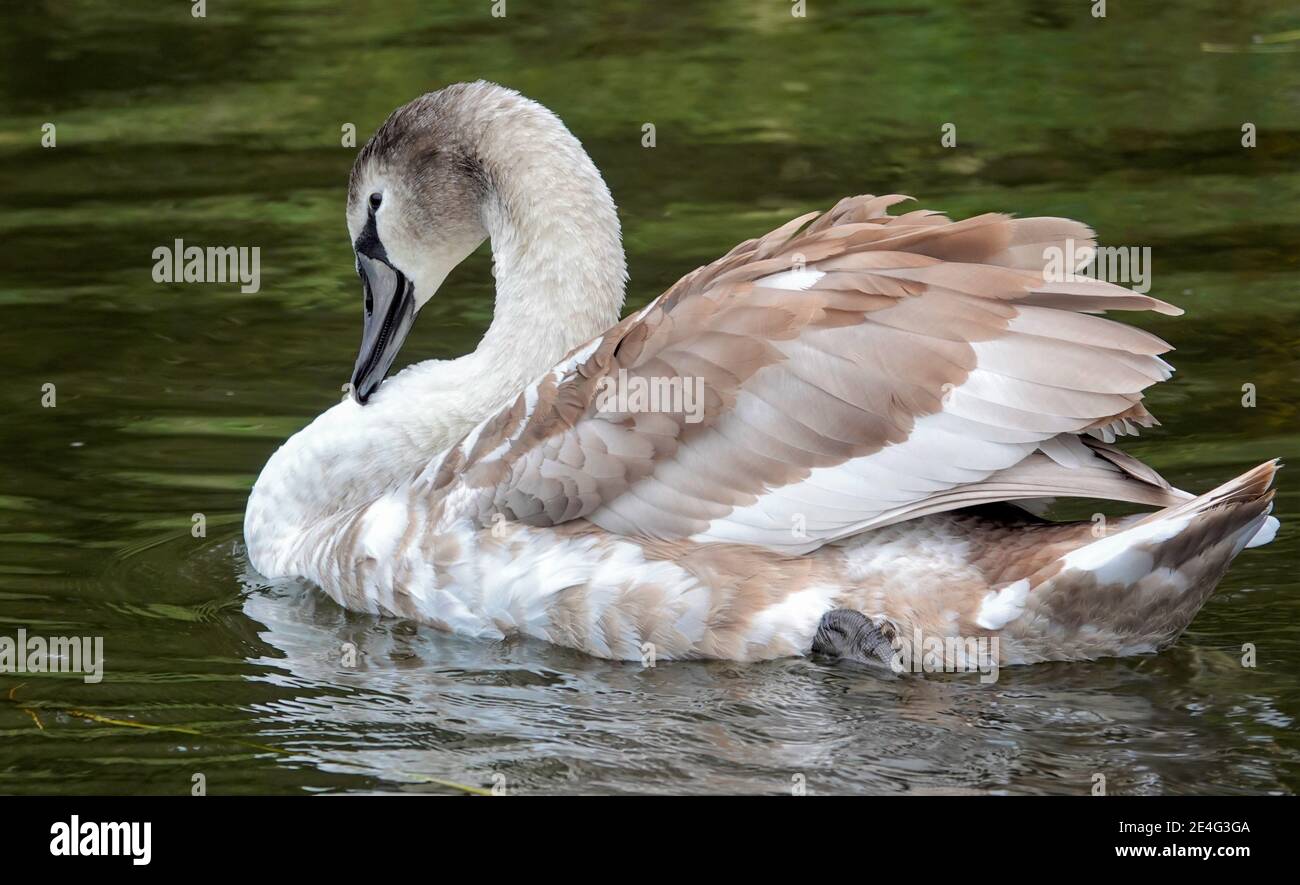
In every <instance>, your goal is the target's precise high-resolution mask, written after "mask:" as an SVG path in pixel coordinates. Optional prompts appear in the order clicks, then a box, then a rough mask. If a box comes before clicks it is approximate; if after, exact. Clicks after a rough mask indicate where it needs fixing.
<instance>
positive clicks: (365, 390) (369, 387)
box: [352, 381, 379, 406]
mask: <svg viewBox="0 0 1300 885" xmlns="http://www.w3.org/2000/svg"><path fill="white" fill-rule="evenodd" d="M378 387H379V385H378V384H376V383H374V382H373V381H367V382H364V383H363V384H361V385H357V384H356V383H355V382H353V384H352V398H353V399H354V400H356V402H357V405H359V406H364V405H365V404H366V403H368V402H370V397H372V396H373V395H374V393H375V390H376V389H378Z"/></svg>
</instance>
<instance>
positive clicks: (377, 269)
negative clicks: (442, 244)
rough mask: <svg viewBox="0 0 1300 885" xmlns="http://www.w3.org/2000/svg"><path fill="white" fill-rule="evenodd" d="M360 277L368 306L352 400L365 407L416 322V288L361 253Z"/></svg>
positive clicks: (391, 268) (384, 264) (358, 265)
mask: <svg viewBox="0 0 1300 885" xmlns="http://www.w3.org/2000/svg"><path fill="white" fill-rule="evenodd" d="M357 273H358V274H359V275H360V276H361V285H362V287H363V288H364V289H365V295H366V302H365V326H364V328H363V329H362V332H361V352H360V353H358V354H357V364H356V366H355V368H353V370H352V396H353V398H354V399H356V401H357V402H358V403H360V404H361V405H363V406H364V405H365V404H366V400H368V399H370V395H371V394H372V393H374V392H375V389H376V388H378V387H379V383H380V382H381V381H383V380H384V376H385V375H387V374H388V370H389V369H391V368H392V367H393V360H395V359H396V358H397V352H398V351H399V350H401V349H402V342H403V341H405V340H406V333H407V332H409V331H411V324H412V323H414V322H415V294H414V288H415V287H414V286H413V285H412V283H411V281H410V280H408V279H407V278H406V277H405V276H403V275H402V272H401V271H399V270H396V269H394V268H393V267H391V266H390V265H389V264H388V263H387V262H386V261H384V260H383V259H380V258H371V257H370V256H369V255H366V254H364V253H362V252H358V253H357Z"/></svg>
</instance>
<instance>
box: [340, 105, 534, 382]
mask: <svg viewBox="0 0 1300 885" xmlns="http://www.w3.org/2000/svg"><path fill="white" fill-rule="evenodd" d="M502 95H505V96H515V97H516V98H517V94H516V93H513V92H511V91H510V90H507V89H504V88H502V87H499V86H493V85H492V84H487V83H474V84H457V85H455V86H449V87H447V88H446V89H442V90H440V91H438V92H431V93H429V94H427V95H424V96H421V97H420V98H417V99H416V100H415V101H412V102H411V103H409V104H406V105H403V106H402V107H400V108H398V109H397V110H396V111H394V112H393V113H392V114H391V115H390V116H389V117H388V119H387V120H386V121H384V123H383V125H382V126H380V127H379V129H378V130H377V131H376V132H375V134H374V135H372V136H371V137H370V140H369V141H368V142H366V145H365V147H363V148H362V149H361V151H360V152H359V153H358V154H357V159H356V163H354V164H353V166H352V176H351V179H350V180H349V183H348V206H347V216H348V233H349V235H350V236H351V239H352V247H353V250H354V251H355V253H356V264H357V274H358V275H359V276H360V277H361V285H362V289H363V293H364V306H363V310H364V321H365V325H364V330H363V332H362V337H361V350H360V353H359V354H358V355H357V362H356V366H355V368H354V369H353V372H352V395H353V396H354V397H355V398H356V400H357V402H359V403H362V404H364V403H365V402H366V400H367V399H368V398H369V397H370V395H371V394H372V393H374V391H375V389H376V388H377V387H378V386H379V384H380V382H382V381H383V380H384V376H385V375H387V374H388V371H389V369H390V368H392V365H393V360H394V359H395V358H396V357H397V352H398V351H399V350H400V349H401V347H402V342H403V340H404V339H405V338H406V335H407V333H408V332H409V331H410V329H411V326H412V325H413V324H414V322H415V315H416V314H417V313H418V312H419V310H420V308H421V307H423V306H424V305H425V304H426V303H427V302H428V301H429V299H430V298H431V297H433V294H434V292H436V291H437V290H438V287H439V286H440V285H442V281H443V280H444V279H445V278H446V276H447V274H448V273H449V272H450V271H451V269H452V268H453V267H455V266H456V265H457V264H460V262H462V261H463V260H465V258H466V257H468V256H469V254H470V253H471V252H473V251H474V250H475V249H476V248H478V246H479V245H480V244H481V243H482V242H483V241H484V240H485V239H486V238H487V235H488V232H487V229H486V228H485V227H484V223H483V203H484V199H485V196H486V194H487V191H488V188H489V184H488V180H487V173H486V172H485V171H484V167H483V160H482V157H481V156H480V144H479V141H480V138H481V133H482V130H483V127H484V120H483V111H484V110H485V105H487V106H490V105H491V104H492V102H491V101H490V99H492V98H498V99H499V98H500V96H502ZM485 99H489V100H488V101H485Z"/></svg>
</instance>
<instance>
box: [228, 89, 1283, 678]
mask: <svg viewBox="0 0 1300 885" xmlns="http://www.w3.org/2000/svg"><path fill="white" fill-rule="evenodd" d="M907 199H909V198H906V197H903V196H898V195H892V196H857V197H849V198H846V199H843V200H841V201H840V202H839V203H838V204H837V205H835V206H834V207H833V208H831V209H830V210H829V211H828V212H825V213H820V214H819V213H816V212H814V213H811V214H808V215H804V216H801V217H799V218H795V219H793V220H792V221H790V222H789V223H787V224H784V225H782V226H781V227H779V228H777V229H776V230H774V231H771V232H770V233H767V234H764V235H763V236H760V237H758V238H757V239H751V240H747V241H745V242H743V243H741V244H740V245H738V246H736V247H735V248H734V249H732V250H731V251H730V252H728V253H727V254H726V255H724V256H723V257H722V258H720V259H718V260H717V261H714V262H713V263H711V264H708V265H705V266H703V267H700V268H698V269H696V270H694V271H692V272H691V273H689V274H687V275H686V276H685V277H683V278H682V279H681V280H680V281H679V282H678V283H677V284H676V285H674V286H673V287H672V288H671V289H669V290H668V291H667V292H666V293H664V294H663V295H661V296H660V297H658V298H656V299H655V300H654V301H652V302H651V303H650V304H648V305H647V306H646V307H644V308H643V309H641V310H639V311H637V312H635V313H632V314H631V315H629V316H627V317H626V318H624V319H621V320H620V315H621V312H622V304H623V297H624V286H625V283H626V280H627V270H626V264H625V260H624V255H623V249H622V245H621V237H620V229H619V221H618V216H617V214H616V211H615V206H614V202H613V199H612V197H611V195H610V192H609V190H608V189H607V187H606V185H605V183H604V180H603V179H602V177H601V175H600V173H599V172H598V171H597V169H596V167H595V165H594V164H593V162H592V161H591V159H590V158H589V157H588V155H587V153H586V152H585V151H584V149H583V148H582V146H581V145H580V144H579V142H578V140H577V139H576V138H575V137H574V136H573V135H572V134H571V133H570V132H569V131H568V129H567V128H566V127H565V126H564V124H563V123H562V122H561V121H560V120H559V118H558V117H556V115H555V114H553V113H552V112H550V111H549V110H547V109H546V108H545V107H543V106H542V105H540V104H538V103H536V102H534V101H531V100H529V99H527V98H525V97H523V96H521V95H520V94H519V93H517V92H515V91H513V90H510V89H508V88H505V87H502V86H499V85H496V84H492V83H487V82H481V81H480V82H476V83H462V84H456V85H452V86H448V87H446V88H443V89H441V90H439V91H436V92H431V93H429V94H426V95H424V96H422V97H420V98H417V99H415V100H414V101H412V102H410V103H409V104H406V105H404V106H403V107H400V108H398V109H397V110H396V111H394V112H393V113H392V115H391V116H389V117H388V119H387V120H386V121H385V122H384V123H383V124H382V125H381V126H380V127H379V129H378V130H377V131H376V132H375V133H374V135H373V136H372V137H371V138H370V140H369V141H368V142H367V143H366V144H365V146H364V147H363V148H362V149H361V150H360V151H359V152H358V155H357V158H356V161H355V164H354V166H353V168H352V172H351V177H350V180H349V183H348V192H347V225H348V233H349V237H350V240H351V242H352V244H353V247H354V251H355V256H356V269H357V273H358V275H359V277H360V279H361V282H362V289H363V296H364V308H363V318H364V322H363V333H362V341H361V347H360V353H359V355H358V357H357V360H356V364H355V367H354V370H353V374H352V379H351V387H350V395H349V396H347V397H345V399H344V401H343V402H340V403H338V404H337V405H334V406H333V407H332V408H330V409H328V410H327V411H325V412H324V413H323V414H321V415H320V416H319V417H317V418H316V419H315V420H314V421H312V423H311V424H310V425H308V426H307V427H306V428H304V429H303V430H301V431H299V432H298V433H296V434H294V435H293V436H292V437H291V438H290V439H289V440H288V441H287V442H285V443H284V445H283V446H282V447H281V448H280V449H279V450H278V451H276V452H275V453H274V455H273V456H272V457H271V458H270V460H269V461H268V462H267V464H266V466H265V468H264V469H263V471H262V472H261V475H260V476H259V477H258V479H257V481H256V483H255V485H254V487H253V489H252V492H251V495H250V498H249V502H248V506H247V510H246V515H245V524H244V534H245V541H246V545H247V552H248V557H249V561H250V564H251V565H252V566H253V568H255V569H256V570H257V571H259V572H260V573H262V574H263V575H265V576H266V577H268V578H290V577H292V578H300V579H306V580H308V581H310V582H313V583H314V584H316V585H318V586H319V587H320V588H322V589H323V590H324V592H325V593H327V594H328V595H329V596H330V597H332V598H333V599H334V600H335V601H336V602H338V603H339V604H341V605H343V606H345V607H347V608H350V609H354V610H359V611H363V612H370V613H374V614H379V615H389V616H397V617H401V618H407V619H411V620H414V621H418V622H421V623H423V624H428V625H432V626H434V627H436V628H438V629H440V630H444V631H450V632H454V633H457V634H463V635H468V636H472V637H480V638H483V639H502V638H505V637H510V636H525V637H534V638H538V639H542V640H546V641H548V642H551V643H555V644H558V645H562V646H567V647H570V648H574V649H579V650H581V651H583V652H586V653H589V654H591V655H597V656H600V657H605V658H612V659H621V660H640V661H642V662H645V661H646V660H647V659H649V660H651V661H652V662H653V661H665V660H675V659H691V658H714V659H727V660H735V661H759V660H764V659H771V658H777V657H783V656H792V655H806V654H809V653H811V652H820V653H825V654H827V655H834V656H838V657H841V658H846V659H850V660H861V661H883V660H885V659H887V658H889V659H891V660H896V659H897V658H898V655H899V653H900V652H903V651H911V652H912V653H913V654H914V655H919V654H920V653H921V648H922V645H925V644H926V643H930V642H932V641H936V640H938V641H943V642H944V643H945V644H944V645H943V646H942V648H943V649H944V650H943V652H941V655H942V656H943V657H942V660H941V661H940V663H941V664H944V665H953V664H954V662H953V660H952V658H953V656H954V655H955V654H956V653H957V652H955V651H954V648H956V649H958V650H960V648H961V646H960V645H959V644H956V645H954V644H952V643H949V642H948V641H949V640H958V643H960V642H966V641H974V642H983V643H987V644H986V645H983V646H980V648H981V649H982V650H983V653H984V654H986V655H991V656H992V657H993V658H994V659H995V663H996V664H1002V665H1012V664H1028V663H1034V662H1040V661H1055V660H1087V659H1093V658H1098V657H1105V656H1122V655H1131V654H1140V653H1149V652H1154V651H1158V650H1160V649H1162V648H1165V647H1167V646H1168V645H1170V644H1171V643H1173V642H1174V641H1175V640H1176V639H1177V637H1178V636H1179V634H1180V633H1181V632H1182V631H1183V629H1184V628H1185V627H1186V626H1187V625H1188V623H1189V622H1190V621H1191V620H1192V618H1193V616H1194V615H1195V614H1196V612H1197V611H1198V610H1199V609H1200V608H1201V606H1202V604H1204V603H1205V601H1206V600H1207V599H1208V598H1209V596H1210V595H1211V593H1212V592H1213V590H1214V587H1215V585H1216V583H1217V582H1218V580H1219V579H1220V577H1221V576H1222V575H1223V573H1224V572H1225V570H1226V569H1227V567H1228V564H1229V563H1230V562H1231V561H1232V560H1233V558H1234V557H1235V556H1236V555H1237V554H1238V553H1240V552H1241V550H1242V549H1243V548H1245V547H1248V546H1255V545H1258V544H1262V543H1266V542H1267V541H1269V540H1271V539H1272V537H1273V535H1274V534H1275V532H1276V530H1277V526H1278V523H1277V520H1276V519H1275V518H1274V517H1272V516H1270V515H1269V514H1270V511H1271V507H1272V503H1271V502H1272V497H1273V492H1272V491H1271V490H1270V486H1271V483H1272V481H1273V477H1274V473H1275V471H1276V469H1277V468H1278V463H1277V461H1276V460H1273V461H1269V462H1266V463H1264V464H1261V465H1260V466H1258V467H1255V468H1254V469H1252V470H1250V471H1248V472H1246V473H1244V474H1242V475H1241V476H1239V477H1237V478H1235V479H1232V480H1229V481H1228V482H1226V483H1224V484H1223V485H1221V486H1219V487H1218V488H1215V489H1213V490H1211V491H1209V492H1207V493H1205V494H1202V495H1199V496H1195V495H1192V494H1190V493H1188V492H1185V491H1182V490H1180V489H1177V488H1174V487H1172V486H1171V485H1170V484H1169V483H1168V482H1166V481H1165V480H1164V479H1163V478H1162V477H1161V476H1160V475H1159V474H1158V473H1157V472H1156V471H1155V470H1153V469H1152V468H1150V467H1148V466H1147V465H1145V464H1143V463H1141V462H1140V461H1138V460H1137V459H1135V458H1133V457H1132V456H1130V455H1127V454H1125V453H1124V452H1123V451H1122V450H1121V449H1120V448H1118V447H1117V446H1116V445H1115V441H1116V439H1117V438H1119V437H1122V436H1126V435H1132V434H1135V433H1137V432H1138V430H1139V428H1145V427H1150V426H1152V425H1153V424H1155V423H1156V421H1155V418H1154V417H1153V416H1152V415H1151V413H1150V412H1148V411H1147V409H1146V407H1145V406H1144V405H1143V402H1142V399H1143V391H1144V390H1145V389H1146V388H1147V387H1149V386H1150V385H1152V384H1154V383H1155V382H1158V381H1161V380H1165V379H1167V378H1168V377H1169V376H1170V373H1171V371H1172V367H1171V366H1170V365H1169V364H1168V363H1167V362H1165V361H1164V360H1163V359H1162V358H1161V357H1160V354H1162V353H1165V352H1167V351H1168V350H1170V349H1171V348H1170V347H1169V345H1168V344H1166V343H1165V342H1164V341H1162V340H1161V339H1159V338H1157V337H1156V336H1154V335H1152V334H1150V333H1148V332H1146V331H1142V330H1139V329H1137V328H1134V327H1132V326H1128V325H1124V324H1122V323H1120V322H1117V321H1114V320H1111V319H1108V318H1105V317H1103V316H1101V314H1103V313H1104V312H1106V311H1134V310H1146V311H1155V312H1157V313H1161V314H1169V315H1177V314H1179V313H1181V311H1180V310H1179V309H1178V308H1176V307H1174V306H1172V305H1170V304H1167V303H1165V302H1163V301H1160V300H1157V299H1156V298H1153V297H1149V296H1147V295H1144V294H1138V293H1135V292H1133V291H1131V290H1128V289H1125V288H1122V287H1119V286H1116V285H1113V284H1110V283H1106V282H1101V281H1097V280H1092V279H1082V280H1070V281H1060V282H1054V281H1052V280H1051V279H1050V278H1049V277H1050V275H1048V274H1045V273H1044V267H1045V263H1044V262H1045V258H1044V256H1045V255H1046V254H1048V252H1047V250H1049V249H1052V248H1065V247H1067V246H1071V247H1073V248H1075V249H1076V251H1077V249H1078V247H1079V246H1080V245H1090V244H1091V243H1092V242H1093V235H1092V231H1091V230H1089V229H1088V228H1087V227H1086V226H1084V225H1083V224H1080V223H1078V222H1075V221H1071V220H1068V219H1064V218H1025V219H1014V218H1012V217H1009V216H1006V215H1000V214H985V215H979V216H976V217H972V218H967V219H964V220H960V221H952V220H949V219H948V218H947V217H946V216H944V215H942V214H940V213H938V212H933V211H926V210H919V209H911V210H906V207H902V208H901V209H896V208H895V207H897V206H898V204H900V203H902V202H904V201H905V200H907ZM891 210H893V211H891ZM904 210H906V211H904ZM485 239H486V240H490V242H491V249H492V260H493V274H494V276H495V280H496V285H495V288H496V293H495V304H494V313H493V318H492V321H491V324H490V326H489V328H488V329H487V332H486V333H485V334H484V335H483V338H482V340H481V341H480V343H479V344H478V346H477V348H476V349H475V350H474V351H473V352H471V353H468V354H466V355H464V356H462V357H460V358H458V359H452V360H428V361H425V362H421V363H418V364H415V365H411V366H408V367H407V368H405V369H403V370H402V371H400V372H397V373H396V374H394V375H392V377H387V379H386V376H387V375H388V374H389V371H390V369H391V368H392V366H393V363H394V360H395V359H396V357H397V355H398V351H399V349H400V347H401V345H402V342H403V339H404V338H405V337H406V336H407V333H408V332H409V331H410V330H411V328H412V326H413V324H414V322H415V318H416V316H417V315H418V314H419V311H420V309H421V308H422V307H423V306H424V305H426V304H427V303H428V302H429V301H430V299H432V298H433V297H434V295H435V293H436V292H437V291H438V289H439V287H440V286H441V284H442V283H443V280H444V279H445V278H446V276H447V274H448V273H449V272H450V271H451V270H452V268H454V267H455V266H456V265H457V264H459V263H460V262H461V261H462V260H463V259H465V258H466V257H467V256H468V255H469V254H470V253H471V252H473V251H474V250H475V249H476V248H477V247H478V246H479V245H480V244H481V243H482V242H483V241H484V240H485ZM1071 241H1073V242H1071ZM385 379H386V380H385ZM664 382H669V383H667V384H664ZM656 384H659V385H660V386H661V387H662V388H663V391H664V393H665V395H664V396H663V397H662V398H660V400H659V401H658V402H657V406H656V407H654V408H648V407H647V406H646V404H647V403H654V402H655V400H654V399H653V398H651V399H647V397H646V396H645V395H644V394H645V392H646V390H647V389H648V388H651V387H654V386H655V385H656ZM684 390H689V391H691V392H692V393H695V394H698V397H697V398H696V402H695V403H694V405H693V406H692V408H689V409H688V408H685V407H684V405H685V400H684V399H683V398H682V397H681V396H678V395H677V394H678V393H680V392H681V391H684ZM1060 496H1074V497H1089V498H1098V499H1107V500H1111V501H1123V502H1133V503H1138V504H1143V505H1149V506H1152V507H1157V508H1160V509H1158V510H1155V511H1154V512H1149V513H1139V514H1136V515H1132V516H1127V517H1123V518H1116V519H1112V520H1110V521H1109V523H1103V522H1101V521H1099V520H1092V521H1087V522H1067V523H1058V522H1048V521H1045V520H1043V519H1041V518H1038V517H1036V516H1034V515H1032V514H1031V512H1030V511H1031V510H1034V509H1035V508H1036V506H1037V504H1038V503H1041V502H1042V501H1043V499H1050V498H1053V497H1060ZM926 647H927V648H933V647H934V646H932V645H930V646H926Z"/></svg>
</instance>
